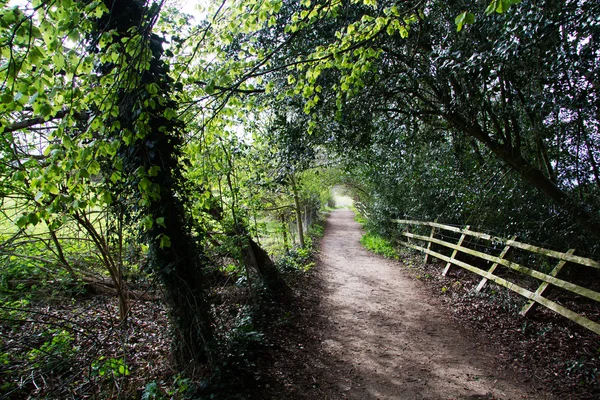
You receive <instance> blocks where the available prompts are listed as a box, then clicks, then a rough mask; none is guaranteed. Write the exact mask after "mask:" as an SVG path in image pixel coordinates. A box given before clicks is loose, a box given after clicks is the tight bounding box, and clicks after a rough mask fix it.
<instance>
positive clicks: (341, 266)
mask: <svg viewBox="0 0 600 400" xmlns="http://www.w3.org/2000/svg"><path fill="white" fill-rule="evenodd" d="M353 218H354V214H353V213H352V212H351V211H335V212H332V213H331V216H330V217H329V220H328V225H327V229H326V235H325V237H324V238H323V241H322V244H321V255H320V267H319V269H320V272H319V273H320V275H321V278H322V279H323V281H324V286H325V288H326V289H327V290H325V293H326V294H325V297H324V298H323V299H321V304H320V306H319V307H320V313H321V315H322V316H323V317H324V321H323V322H322V323H321V324H322V326H321V328H320V329H321V330H322V333H321V335H320V336H321V347H320V349H321V351H322V352H321V355H320V356H317V357H316V358H320V359H321V360H322V361H323V363H324V364H325V365H321V371H320V372H317V374H318V376H315V377H313V379H314V381H315V386H316V385H318V386H319V391H318V392H319V396H320V398H331V399H335V398H339V399H341V398H348V399H523V398H526V399H545V398H551V397H550V396H547V395H544V394H540V393H539V392H536V391H534V390H533V389H530V388H528V387H527V385H526V384H525V383H519V382H516V381H515V380H514V379H513V378H511V377H510V374H509V372H508V371H506V370H500V369H499V368H498V367H497V364H498V363H497V362H495V358H496V357H500V356H501V355H499V354H495V352H494V349H493V348H490V347H487V348H486V347H484V346H482V345H480V344H478V343H477V342H476V341H475V340H473V339H472V338H469V335H468V334H467V333H466V332H465V331H464V330H462V329H461V328H460V327H458V326H456V323H455V322H454V321H452V320H451V319H450V318H449V317H448V315H447V314H448V313H447V311H446V309H444V308H443V307H442V305H441V304H440V303H439V302H438V301H437V300H436V299H432V298H431V297H430V296H428V295H427V294H426V293H425V291H424V290H423V288H422V287H421V286H420V285H421V284H420V283H419V282H417V281H414V280H413V279H411V278H410V277H408V276H407V275H406V273H405V272H403V271H402V270H401V269H400V268H398V265H397V264H394V263H392V262H389V261H386V260H385V259H383V258H381V257H379V256H376V255H373V254H371V253H369V252H367V251H366V250H365V249H364V248H363V247H362V246H361V245H360V243H359V240H360V238H361V235H362V233H363V232H362V230H361V228H360V226H359V225H358V224H357V223H356V222H354V219H353ZM311 364H319V361H314V360H313V361H312V362H311ZM311 368H312V369H313V370H314V365H313V366H311Z"/></svg>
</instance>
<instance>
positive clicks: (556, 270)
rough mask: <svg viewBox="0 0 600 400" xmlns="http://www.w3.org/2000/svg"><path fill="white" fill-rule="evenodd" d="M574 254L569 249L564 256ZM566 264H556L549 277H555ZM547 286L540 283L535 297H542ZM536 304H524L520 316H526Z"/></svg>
mask: <svg viewBox="0 0 600 400" xmlns="http://www.w3.org/2000/svg"><path fill="white" fill-rule="evenodd" d="M574 252H575V249H569V251H567V252H566V254H568V255H572V254H573V253H574ZM566 263H567V262H566V261H565V260H560V261H559V262H558V264H556V267H554V269H553V270H552V272H550V276H553V277H556V275H558V273H559V272H560V270H561V269H562V267H564V266H565V264H566ZM548 285H550V284H549V283H548V282H542V284H541V285H540V286H539V287H538V288H537V290H536V291H535V294H536V295H539V296H543V295H544V291H545V290H546V289H547V288H548ZM536 304H537V303H536V302H535V301H533V300H529V302H528V303H527V304H525V305H524V306H523V308H522V309H521V313H520V314H521V315H522V316H526V315H527V314H528V313H529V312H530V311H531V310H533V309H534V308H535V305H536Z"/></svg>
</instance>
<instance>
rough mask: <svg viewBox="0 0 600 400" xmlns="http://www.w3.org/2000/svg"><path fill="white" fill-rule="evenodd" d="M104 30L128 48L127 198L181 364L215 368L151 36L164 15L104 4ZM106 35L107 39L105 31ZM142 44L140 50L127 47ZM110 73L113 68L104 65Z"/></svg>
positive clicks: (165, 81) (167, 83)
mask: <svg viewBox="0 0 600 400" xmlns="http://www.w3.org/2000/svg"><path fill="white" fill-rule="evenodd" d="M105 5H106V7H107V8H108V10H110V13H109V14H107V15H105V16H104V17H103V18H102V19H101V20H100V21H99V24H98V26H99V27H102V28H103V31H104V32H109V31H112V32H115V33H116V34H114V35H112V36H111V40H112V43H113V45H115V46H121V49H122V51H121V56H122V57H124V59H125V61H126V62H121V68H122V70H123V73H121V74H119V75H117V76H119V78H120V81H119V82H117V85H119V86H118V88H117V89H116V90H118V93H117V95H116V96H115V98H116V100H117V101H118V103H119V115H118V116H117V117H116V118H115V121H113V125H114V123H115V122H118V125H119V126H120V129H119V130H117V131H116V132H114V133H113V134H114V136H115V139H117V140H120V141H122V143H121V146H120V150H119V152H118V157H120V159H121V161H122V171H121V176H122V177H123V178H122V181H121V185H120V191H121V192H120V196H121V197H122V198H127V199H128V200H129V201H132V206H133V207H134V208H136V209H137V210H135V211H134V214H135V215H137V216H138V218H139V221H140V222H141V225H142V226H143V227H144V236H145V238H146V240H147V242H148V243H149V246H150V253H151V265H152V268H153V270H154V272H155V273H156V274H157V275H158V276H159V278H160V281H161V283H162V285H163V287H164V291H165V295H166V302H167V305H168V308H169V315H170V318H171V322H172V327H173V338H172V339H173V352H174V354H173V355H174V360H175V362H176V363H177V364H178V365H179V366H181V367H185V366H187V365H189V363H190V362H209V363H210V362H211V361H212V357H213V354H212V344H213V325H212V317H211V312H210V304H209V303H208V301H207V298H206V290H205V280H204V276H203V271H204V266H205V264H206V259H205V258H204V256H203V254H202V251H201V249H200V247H199V246H198V245H197V243H196V241H195V240H194V239H193V238H192V236H191V233H190V232H191V229H189V225H190V224H189V221H188V216H187V215H186V210H185V204H184V199H185V198H186V196H185V192H184V185H183V177H182V174H181V168H182V166H181V165H180V156H181V138H180V136H181V133H182V128H183V124H182V122H181V121H180V120H178V118H177V112H176V104H175V103H174V101H173V100H172V99H171V98H170V96H171V92H172V81H171V79H170V78H169V76H168V67H167V65H165V63H164V62H163V61H162V56H163V48H162V41H161V39H160V38H159V37H158V36H156V35H154V34H152V33H151V29H152V26H153V23H154V21H155V19H156V13H157V12H158V11H159V10H158V8H156V7H154V6H153V7H152V8H151V9H148V8H147V7H145V6H144V3H142V2H139V1H136V0H119V1H112V0H105ZM98 34H102V32H98ZM129 43H136V45H135V46H133V47H132V46H128V44H129ZM105 68H106V69H107V70H109V71H110V68H111V66H110V64H109V65H107V66H105Z"/></svg>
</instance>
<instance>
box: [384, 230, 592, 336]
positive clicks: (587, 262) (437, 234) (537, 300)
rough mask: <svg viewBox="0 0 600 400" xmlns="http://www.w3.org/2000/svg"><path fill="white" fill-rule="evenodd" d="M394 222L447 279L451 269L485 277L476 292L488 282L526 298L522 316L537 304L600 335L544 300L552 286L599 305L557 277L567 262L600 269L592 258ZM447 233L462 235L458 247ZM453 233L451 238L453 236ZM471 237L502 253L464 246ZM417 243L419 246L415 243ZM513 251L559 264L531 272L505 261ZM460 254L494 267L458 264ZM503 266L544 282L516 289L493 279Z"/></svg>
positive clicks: (589, 292) (573, 314) (407, 243)
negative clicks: (438, 263) (436, 247)
mask: <svg viewBox="0 0 600 400" xmlns="http://www.w3.org/2000/svg"><path fill="white" fill-rule="evenodd" d="M392 222H395V223H398V224H402V225H405V226H406V229H405V230H404V231H403V232H402V236H404V237H405V238H407V241H405V242H400V243H401V244H402V245H404V246H406V247H409V248H411V249H414V250H418V251H421V252H423V253H425V262H427V259H428V257H429V256H433V257H436V258H438V259H440V260H443V261H446V267H445V268H444V272H443V275H446V274H447V273H448V270H449V269H450V267H451V266H452V265H456V266H459V267H462V268H464V269H466V270H468V271H471V272H474V273H476V274H478V275H480V276H481V277H482V280H481V282H480V283H479V285H478V286H477V288H476V290H477V291H480V290H481V289H482V288H483V287H484V286H485V284H486V282H487V281H488V280H490V281H493V282H495V283H496V284H498V285H500V286H503V287H505V288H508V289H510V290H512V291H514V292H516V293H518V294H520V295H521V296H523V297H525V298H527V299H528V300H529V301H528V302H527V304H525V306H524V307H523V309H522V310H521V314H522V315H527V313H529V312H530V311H531V310H532V309H533V308H534V306H535V305H536V304H541V305H542V306H544V307H546V308H548V309H550V310H552V311H554V312H556V313H558V314H560V315H562V316H564V317H566V318H568V319H570V320H571V321H574V322H576V323H577V324H579V325H581V326H583V327H585V328H587V329H589V330H591V331H593V332H595V333H597V334H598V335H600V324H599V323H597V322H594V321H592V320H590V319H588V318H586V317H584V316H582V315H580V314H577V313H576V312H574V311H572V310H570V309H568V308H566V307H564V306H562V305H560V304H558V303H556V302H554V301H552V300H549V299H548V298H546V297H544V292H546V290H547V289H548V287H549V286H550V285H553V286H556V287H559V288H561V289H564V290H567V291H569V292H571V293H575V294H577V295H579V296H583V297H586V298H588V299H591V300H594V301H596V302H600V293H598V292H595V291H593V290H590V289H587V288H585V287H583V286H579V285H576V284H574V283H571V282H568V281H566V280H563V279H559V278H557V275H558V273H559V272H560V270H561V269H562V268H563V267H564V266H565V264H566V263H567V262H569V263H572V264H575V265H580V266H581V265H584V266H587V267H591V268H595V269H600V264H599V263H598V262H596V261H594V260H592V259H589V258H585V257H580V256H576V255H574V254H573V253H574V251H575V250H574V249H570V250H569V251H567V252H566V253H561V252H558V251H554V250H549V249H544V248H541V247H537V246H532V245H530V244H526V243H522V242H518V241H516V240H515V237H513V238H511V239H506V238H500V237H495V236H492V235H488V234H485V233H480V232H474V231H471V230H469V227H468V226H467V227H465V228H458V227H455V226H449V225H443V224H439V223H437V222H422V221H412V220H399V219H397V220H392ZM416 226H421V227H431V232H430V234H429V235H428V236H426V235H419V234H417V233H411V232H410V227H416ZM448 232H452V233H453V234H454V235H457V234H460V237H459V238H458V241H457V242H456V243H450V242H448V241H446V240H443V239H444V237H446V236H448ZM452 233H451V234H450V235H452ZM468 237H470V238H475V240H479V241H484V242H487V243H490V244H492V245H493V247H498V249H499V248H502V250H501V251H500V253H499V254H498V255H497V256H494V255H490V254H488V253H484V252H481V251H478V250H475V249H471V248H468V247H466V246H464V245H463V242H464V241H465V239H466V238H468ZM414 240H416V241H418V242H417V244H416V243H414V242H413V241H414ZM419 242H420V243H421V244H424V243H426V246H424V245H419V244H418V243H419ZM433 244H435V245H440V246H443V247H446V248H448V249H452V254H451V256H447V255H444V254H441V253H439V252H437V251H434V250H432V245H433ZM511 248H515V249H521V250H524V251H526V252H529V253H535V254H538V255H542V256H545V257H549V258H550V259H554V260H555V261H556V260H557V261H558V262H557V263H556V265H555V266H554V268H553V269H552V271H551V272H550V273H549V274H546V273H543V272H540V271H538V270H536V269H533V268H529V267H526V266H523V265H520V264H518V263H516V262H513V261H510V260H508V259H506V258H505V257H506V255H507V253H508V252H509V250H510V249H511ZM459 252H461V253H464V254H468V255H469V256H472V257H476V258H479V259H482V260H485V261H489V262H491V263H493V264H492V266H491V267H490V268H489V269H488V270H487V271H486V270H484V269H481V268H479V267H476V266H473V265H471V264H469V263H467V262H465V261H461V260H458V259H457V258H456V257H457V255H458V253H459ZM463 258H465V257H463ZM500 265H502V266H504V267H506V268H509V269H510V270H511V271H515V272H517V273H520V274H523V275H527V276H529V277H532V278H535V279H537V280H538V281H541V283H540V284H539V286H538V288H537V290H535V291H534V292H532V291H531V290H528V289H525V288H523V287H521V286H519V285H517V284H516V283H513V282H510V281H508V280H506V279H504V278H501V277H500V276H498V275H494V271H495V270H496V269H497V268H498V266H500Z"/></svg>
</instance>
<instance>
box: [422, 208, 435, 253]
mask: <svg viewBox="0 0 600 400" xmlns="http://www.w3.org/2000/svg"><path fill="white" fill-rule="evenodd" d="M433 222H437V219H436V220H435V221H433ZM434 235H435V226H432V227H431V234H430V235H429V239H432V238H433V236H434ZM430 249H431V240H430V241H429V242H427V251H429V250H430ZM427 261H429V253H425V259H424V260H423V263H424V264H427Z"/></svg>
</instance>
